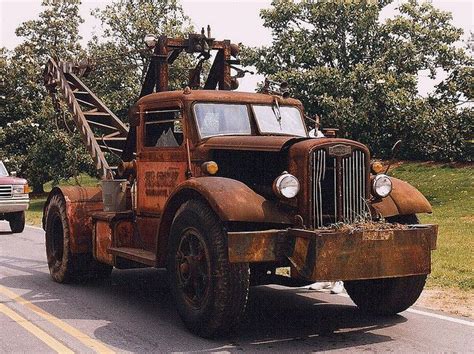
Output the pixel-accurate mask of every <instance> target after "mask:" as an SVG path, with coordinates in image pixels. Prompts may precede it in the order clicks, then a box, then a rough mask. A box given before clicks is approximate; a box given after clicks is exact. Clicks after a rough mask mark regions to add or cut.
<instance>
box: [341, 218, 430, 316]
mask: <svg viewBox="0 0 474 354" xmlns="http://www.w3.org/2000/svg"><path fill="white" fill-rule="evenodd" d="M387 222H389V223H399V224H404V225H410V224H419V223H420V221H419V220H418V217H417V216H416V215H415V214H410V215H396V216H392V217H390V218H387ZM426 277H427V275H426V274H423V275H413V276H408V277H397V278H386V279H369V280H354V281H345V282H344V287H345V288H346V291H347V293H348V294H349V296H350V297H351V299H352V301H354V303H355V304H356V305H357V306H358V307H359V308H360V309H361V310H362V311H364V312H367V313H371V314H374V315H385V316H389V315H395V314H397V313H399V312H402V311H405V310H406V309H407V308H409V307H410V306H411V305H413V304H414V303H415V302H416V300H418V297H419V296H420V294H421V292H422V291H423V287H424V286H425V282H426Z"/></svg>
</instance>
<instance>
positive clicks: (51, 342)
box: [0, 304, 74, 353]
mask: <svg viewBox="0 0 474 354" xmlns="http://www.w3.org/2000/svg"><path fill="white" fill-rule="evenodd" d="M0 313H4V314H5V315H7V316H8V317H10V318H11V319H12V320H13V321H15V322H16V323H18V324H19V325H20V326H22V327H23V328H24V329H26V330H27V331H28V332H30V333H31V334H33V335H35V336H36V337H37V338H38V339H40V340H41V341H43V342H44V343H46V344H47V345H48V346H49V347H50V348H51V349H53V350H55V351H56V352H58V353H74V352H73V351H72V350H71V349H69V348H68V347H66V346H65V345H63V344H61V343H60V342H58V341H57V340H56V339H54V338H53V337H51V336H50V335H49V334H48V333H46V332H45V331H43V330H42V329H41V328H39V327H37V326H35V325H34V324H33V323H31V322H29V321H28V320H27V319H26V318H24V317H21V316H20V315H19V314H17V313H16V312H15V311H13V310H12V309H10V308H9V307H7V306H6V305H4V304H0Z"/></svg>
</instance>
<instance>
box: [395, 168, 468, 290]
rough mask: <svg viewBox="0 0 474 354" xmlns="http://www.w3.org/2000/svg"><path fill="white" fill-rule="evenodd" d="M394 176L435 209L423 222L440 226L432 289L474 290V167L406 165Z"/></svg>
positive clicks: (430, 282)
mask: <svg viewBox="0 0 474 354" xmlns="http://www.w3.org/2000/svg"><path fill="white" fill-rule="evenodd" d="M392 174H393V176H395V177H397V178H400V179H403V180H406V181H408V182H410V183H411V184H413V185H414V186H415V187H417V188H418V189H419V190H420V191H421V192H422V193H423V194H424V195H425V196H426V197H427V198H428V200H429V201H430V203H431V204H432V206H433V214H431V215H420V219H421V222H423V223H432V224H439V236H438V249H437V250H436V251H434V252H433V263H432V264H433V267H432V273H431V276H430V278H429V281H428V286H431V287H458V288H460V289H463V290H473V289H474V252H473V250H474V168H473V167H472V166H471V167H460V168H459V167H458V168H452V167H449V166H447V165H432V164H428V163H422V164H419V163H404V164H402V165H400V166H399V167H397V168H395V169H394V170H393V172H392Z"/></svg>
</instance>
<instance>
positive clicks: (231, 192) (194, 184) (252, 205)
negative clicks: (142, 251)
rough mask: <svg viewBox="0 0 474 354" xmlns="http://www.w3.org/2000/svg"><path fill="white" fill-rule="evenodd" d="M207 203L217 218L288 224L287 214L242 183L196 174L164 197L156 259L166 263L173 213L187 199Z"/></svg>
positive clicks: (160, 263)
mask: <svg viewBox="0 0 474 354" xmlns="http://www.w3.org/2000/svg"><path fill="white" fill-rule="evenodd" d="M193 198H200V199H202V200H204V201H205V202H207V203H208V204H209V206H210V207H211V208H212V210H213V211H214V212H215V213H216V214H217V216H218V217H219V218H220V220H222V221H224V222H227V221H236V222H251V223H270V224H282V225H290V224H291V220H290V217H289V216H288V215H287V214H286V213H284V212H282V211H280V210H279V209H278V208H277V206H276V204H275V203H274V202H272V201H269V200H267V199H265V198H264V197H262V196H261V195H260V194H257V193H255V192H254V191H253V190H252V189H250V188H249V187H248V186H247V185H245V184H244V183H242V182H239V181H236V180H234V179H230V178H224V177H197V178H191V179H188V180H186V181H185V182H183V183H181V184H180V185H179V186H178V187H177V188H176V189H175V190H174V191H173V193H172V194H171V196H170V198H169V199H168V201H167V203H166V205H165V207H164V212H163V215H162V218H161V221H160V227H159V229H158V242H157V255H158V257H157V260H158V264H159V266H160V265H161V266H164V265H166V248H167V240H168V235H169V232H170V229H171V224H172V222H173V218H174V215H175V214H176V212H177V211H178V209H179V207H180V206H181V205H182V204H183V203H185V202H186V201H187V200H190V199H193Z"/></svg>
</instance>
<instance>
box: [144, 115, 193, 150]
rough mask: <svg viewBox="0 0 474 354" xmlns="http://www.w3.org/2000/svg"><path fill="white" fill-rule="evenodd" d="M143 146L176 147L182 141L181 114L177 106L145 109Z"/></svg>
mask: <svg viewBox="0 0 474 354" xmlns="http://www.w3.org/2000/svg"><path fill="white" fill-rule="evenodd" d="M144 114H145V146H146V147H177V146H181V144H182V143H183V140H184V137H183V129H182V127H183V126H182V114H181V109H180V108H178V107H169V108H161V109H157V110H149V111H145V112H144Z"/></svg>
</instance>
